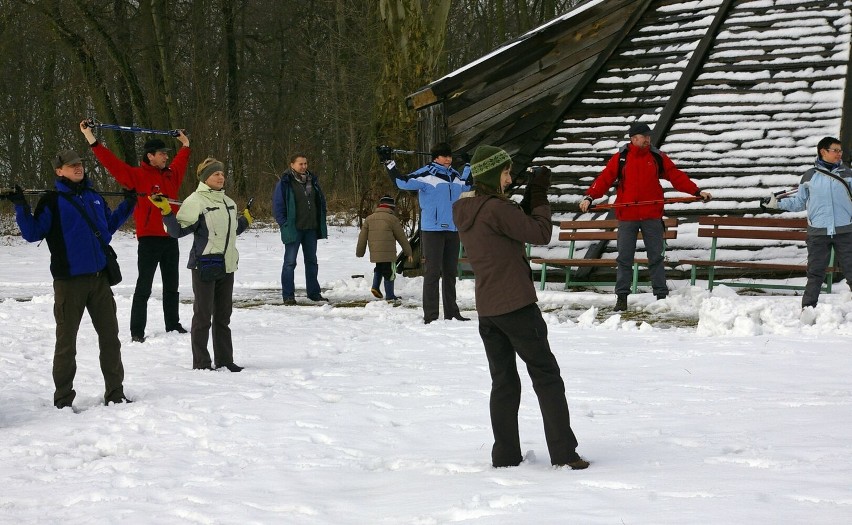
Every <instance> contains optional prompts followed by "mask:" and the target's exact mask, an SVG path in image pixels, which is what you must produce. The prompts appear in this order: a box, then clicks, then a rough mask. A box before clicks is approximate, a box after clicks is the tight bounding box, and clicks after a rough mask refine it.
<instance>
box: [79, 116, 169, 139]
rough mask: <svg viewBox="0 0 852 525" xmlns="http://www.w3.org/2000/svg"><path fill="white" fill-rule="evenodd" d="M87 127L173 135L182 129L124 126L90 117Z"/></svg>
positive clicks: (87, 120)
mask: <svg viewBox="0 0 852 525" xmlns="http://www.w3.org/2000/svg"><path fill="white" fill-rule="evenodd" d="M86 127H89V128H103V129H114V130H117V131H129V132H131V133H151V134H153V135H169V136H171V137H178V136H180V133H181V130H179V129H169V130H165V129H151V128H140V127H138V126H122V125H119V124H104V123H103V122H99V121H98V120H96V119H94V118H92V117H89V118H87V119H86Z"/></svg>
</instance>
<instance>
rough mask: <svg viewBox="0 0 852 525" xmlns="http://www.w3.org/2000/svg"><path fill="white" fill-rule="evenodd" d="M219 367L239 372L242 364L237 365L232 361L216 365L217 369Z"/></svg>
mask: <svg viewBox="0 0 852 525" xmlns="http://www.w3.org/2000/svg"><path fill="white" fill-rule="evenodd" d="M220 368H227V369H228V371H229V372H241V371H242V370H243V367H242V366H237V365H235V364H234V363H228V364H225V365H219V366H217V367H216V369H217V370H218V369H220Z"/></svg>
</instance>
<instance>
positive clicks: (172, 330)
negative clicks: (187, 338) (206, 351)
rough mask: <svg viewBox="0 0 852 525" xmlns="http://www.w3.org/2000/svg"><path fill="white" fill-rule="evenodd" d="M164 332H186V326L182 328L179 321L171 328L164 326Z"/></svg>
mask: <svg viewBox="0 0 852 525" xmlns="http://www.w3.org/2000/svg"><path fill="white" fill-rule="evenodd" d="M166 332H177V333H179V334H185V333H187V331H186V328H184V327H183V325H182V324H180V323H178V324H176V325H175V326H173V327H171V328H166Z"/></svg>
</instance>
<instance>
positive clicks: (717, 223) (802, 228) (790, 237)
mask: <svg viewBox="0 0 852 525" xmlns="http://www.w3.org/2000/svg"><path fill="white" fill-rule="evenodd" d="M807 226H808V221H807V219H782V218H755V217H717V216H704V217H699V218H698V237H705V238H707V237H709V238H710V239H711V240H710V257H709V259H681V260H680V261H679V264H684V265H690V266H692V271H691V273H690V284H692V285H693V286H694V285H695V279H696V277H697V275H696V274H697V269H698V268H699V267H706V268H707V289H708V290H711V291H712V290H713V286H714V285H715V284H716V283H717V282H720V283H721V284H725V285H727V286H738V287H749V288H752V287H753V288H773V289H788V290H803V289H804V288H805V287H804V286H801V285H793V284H785V283H755V282H754V281H736V280H725V281H719V280H718V279H716V268H740V269H743V270H763V271H765V272H790V273H802V274H804V273H807V269H808V265H807V264H785V263H773V262H760V261H727V260H719V259H717V257H716V252H717V249H718V241H719V239H746V240H777V241H801V242H805V241H806V240H807V238H808V234H807ZM834 272H835V269H834V249H832V251H831V258H830V260H829V263H828V268H826V279H825V281H826V282H825V285H824V286H823V289H824V290H825V291H826V292H829V293H830V292H831V283H832V282H833V280H834Z"/></svg>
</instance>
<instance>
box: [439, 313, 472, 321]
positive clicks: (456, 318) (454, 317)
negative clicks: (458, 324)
mask: <svg viewBox="0 0 852 525" xmlns="http://www.w3.org/2000/svg"><path fill="white" fill-rule="evenodd" d="M444 319H446V320H447V321H449V320H451V319H455V320H456V321H470V317H464V316H463V315H462V314H456V315H454V316H452V317H445V318H444Z"/></svg>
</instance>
